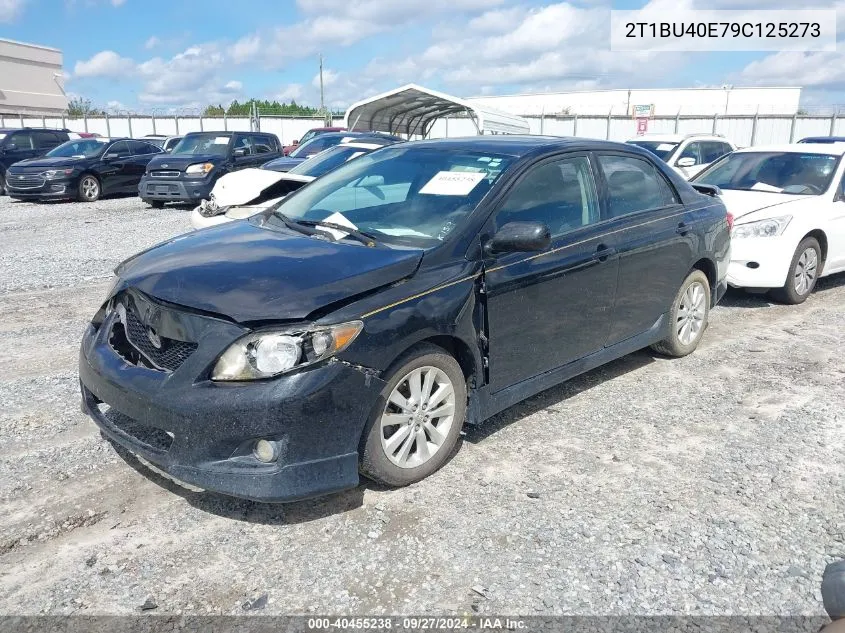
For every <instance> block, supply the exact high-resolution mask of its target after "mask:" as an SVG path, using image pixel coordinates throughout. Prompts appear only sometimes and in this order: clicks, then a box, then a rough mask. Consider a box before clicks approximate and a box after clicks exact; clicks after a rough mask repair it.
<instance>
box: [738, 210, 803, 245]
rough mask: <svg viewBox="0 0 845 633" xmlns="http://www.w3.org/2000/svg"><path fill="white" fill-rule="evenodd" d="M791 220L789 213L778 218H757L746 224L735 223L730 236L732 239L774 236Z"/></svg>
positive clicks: (781, 231)
mask: <svg viewBox="0 0 845 633" xmlns="http://www.w3.org/2000/svg"><path fill="white" fill-rule="evenodd" d="M791 220H792V216H791V215H784V216H781V217H779V218H768V219H766V220H758V221H757V222H749V223H748V224H735V225H734V228H733V232H732V233H731V237H732V238H734V239H742V238H744V237H776V236H778V235H780V234H781V233H783V232H784V230H785V229H786V227H787V225H788V224H789V222H790V221H791Z"/></svg>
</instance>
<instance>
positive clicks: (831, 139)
mask: <svg viewBox="0 0 845 633" xmlns="http://www.w3.org/2000/svg"><path fill="white" fill-rule="evenodd" d="M798 142H799V143H801V144H804V143H816V142H819V143H845V136H808V137H806V138H802V139H801V140H800V141H798Z"/></svg>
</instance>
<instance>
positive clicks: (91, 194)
mask: <svg viewBox="0 0 845 633" xmlns="http://www.w3.org/2000/svg"><path fill="white" fill-rule="evenodd" d="M76 193H77V195H76V197H77V200H79V201H80V202H96V201H97V200H99V199H100V194H101V193H102V188H101V187H100V181H99V180H97V177H96V176H92V175H91V174H84V175H83V176H82V178H80V179H79V186H78V187H77V192H76Z"/></svg>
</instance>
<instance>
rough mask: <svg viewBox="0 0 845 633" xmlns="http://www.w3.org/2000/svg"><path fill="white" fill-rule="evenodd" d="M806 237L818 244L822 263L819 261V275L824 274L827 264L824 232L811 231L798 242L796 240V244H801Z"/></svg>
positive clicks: (818, 230)
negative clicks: (811, 238)
mask: <svg viewBox="0 0 845 633" xmlns="http://www.w3.org/2000/svg"><path fill="white" fill-rule="evenodd" d="M808 237H814V238H815V239H816V241H817V242H818V243H819V248H821V249H822V261H821V265H820V266H819V275H821V273H823V272H824V265H825V262H827V234H826V233H825V232H824V231H822V230H821V229H813V230H812V231H809V232H808V233H807V234H806V235H805V236H804V237H802V238H801V239H800V240H798V243H799V244H800V243H801V242H803V241H804V240H806V239H807V238H808Z"/></svg>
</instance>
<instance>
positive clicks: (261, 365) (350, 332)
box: [211, 321, 364, 381]
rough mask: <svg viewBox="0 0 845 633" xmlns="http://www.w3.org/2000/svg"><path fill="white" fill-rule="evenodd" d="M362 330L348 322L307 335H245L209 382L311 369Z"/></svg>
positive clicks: (222, 359)
mask: <svg viewBox="0 0 845 633" xmlns="http://www.w3.org/2000/svg"><path fill="white" fill-rule="evenodd" d="M363 327H364V324H363V323H362V322H361V321H350V322H349V323H341V324H339V325H330V326H327V327H321V328H314V329H310V330H306V331H294V330H290V329H287V330H267V331H263V332H253V333H252V334H247V335H246V336H244V337H243V338H241V339H239V340H237V341H235V342H234V343H233V344H232V345H231V346H229V348H228V349H227V350H226V351H225V352H223V354H222V355H221V356H220V358H218V359H217V363H216V364H215V365H214V371H212V372H211V379H212V380H221V381H222V380H259V379H261V378H271V377H273V376H278V375H279V374H283V373H285V372H287V371H290V370H292V369H298V368H300V367H305V366H307V365H311V364H313V363H316V362H318V361H321V360H324V359H326V358H329V357H330V356H333V355H334V354H337V353H338V352H340V351H343V350H344V349H346V348H347V347H349V345H350V344H351V343H352V341H354V340H355V338H356V337H357V336H358V334H360V333H361V330H362V329H363Z"/></svg>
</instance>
